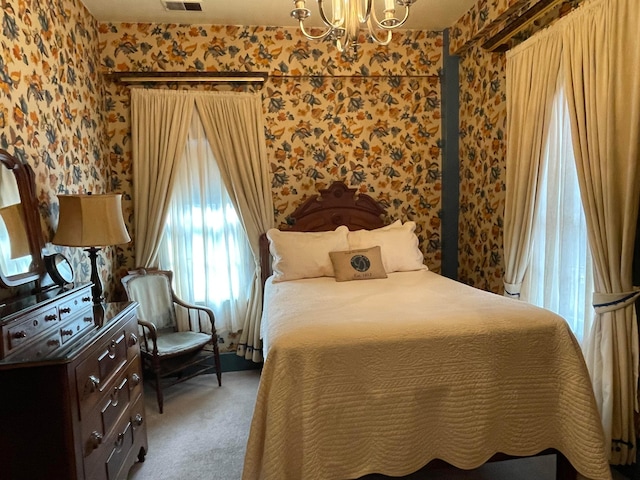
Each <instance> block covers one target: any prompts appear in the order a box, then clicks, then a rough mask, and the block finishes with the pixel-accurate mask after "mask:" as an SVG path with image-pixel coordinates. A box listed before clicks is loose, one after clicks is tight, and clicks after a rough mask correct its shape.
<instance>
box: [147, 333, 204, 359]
mask: <svg viewBox="0 0 640 480" xmlns="http://www.w3.org/2000/svg"><path fill="white" fill-rule="evenodd" d="M210 342H211V335H207V334H206V333H198V332H166V333H161V332H158V341H157V345H158V355H160V356H161V357H162V356H165V355H174V354H176V353H183V352H187V351H190V350H198V349H200V348H202V347H204V346H205V345H206V344H207V343H210ZM143 348H144V346H143Z"/></svg>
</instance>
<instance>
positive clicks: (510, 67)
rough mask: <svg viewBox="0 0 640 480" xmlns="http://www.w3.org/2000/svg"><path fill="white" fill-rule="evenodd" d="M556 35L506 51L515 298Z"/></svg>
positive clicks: (510, 291)
mask: <svg viewBox="0 0 640 480" xmlns="http://www.w3.org/2000/svg"><path fill="white" fill-rule="evenodd" d="M561 50H562V49H561V38H560V36H559V35H558V34H556V33H545V34H543V35H542V36H541V37H539V38H538V39H537V41H536V42H535V44H533V45H532V44H531V43H528V44H522V45H520V46H519V47H516V48H515V49H513V50H512V51H510V52H509V53H508V54H507V67H506V78H507V80H506V81H507V85H506V87H507V88H506V92H507V139H508V141H507V158H506V202H505V212H504V259H505V274H504V294H505V296H508V297H513V298H520V289H521V288H522V281H523V279H524V275H525V272H526V270H527V266H528V265H529V258H530V255H531V243H532V239H533V223H534V219H535V216H536V206H537V205H538V200H539V196H540V183H541V181H542V178H541V175H542V174H543V172H544V170H545V166H544V164H543V161H544V159H545V155H544V149H545V141H546V138H547V136H548V131H549V124H550V121H551V112H552V111H553V99H554V97H555V94H556V85H557V80H558V72H559V70H560V55H561Z"/></svg>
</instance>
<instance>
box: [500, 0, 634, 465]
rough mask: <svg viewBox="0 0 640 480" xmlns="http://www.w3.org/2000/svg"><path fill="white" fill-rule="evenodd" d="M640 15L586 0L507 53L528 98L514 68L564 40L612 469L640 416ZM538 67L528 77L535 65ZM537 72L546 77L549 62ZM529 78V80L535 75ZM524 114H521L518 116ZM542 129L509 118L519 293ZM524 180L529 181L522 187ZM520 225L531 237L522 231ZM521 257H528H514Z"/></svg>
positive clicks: (627, 457)
mask: <svg viewBox="0 0 640 480" xmlns="http://www.w3.org/2000/svg"><path fill="white" fill-rule="evenodd" d="M638 18H640V2H638V1H637V0H587V1H586V2H585V3H584V4H583V5H582V6H581V7H580V8H578V9H577V10H576V11H574V12H572V13H571V14H569V15H567V16H566V17H565V18H563V19H561V20H559V21H558V22H557V23H556V24H554V25H553V26H552V27H550V28H549V29H548V30H546V31H544V32H543V33H541V34H539V35H535V36H534V37H532V38H531V39H529V40H527V41H526V42H524V43H523V44H522V45H520V46H519V47H516V48H515V49H514V50H512V51H511V52H510V53H509V54H508V56H507V87H508V89H507V94H508V95H514V94H515V95H523V96H525V97H526V96H527V92H526V91H524V92H517V91H516V90H514V89H513V88H511V89H509V84H510V83H511V82H512V81H515V80H516V79H517V77H516V75H517V74H518V72H517V71H516V72H514V71H513V70H514V68H515V65H517V63H519V59H518V57H521V58H524V56H522V54H524V53H525V52H527V50H529V49H531V48H534V49H540V51H541V52H545V51H548V50H547V49H548V48H549V47H548V41H549V39H550V38H552V37H553V38H560V54H561V60H560V64H557V62H556V60H555V56H553V57H550V59H551V61H550V62H549V59H546V60H545V61H546V63H550V64H551V65H552V66H553V68H562V69H563V73H564V88H565V92H566V95H567V103H568V108H569V115H570V121H571V132H572V135H571V136H572V142H573V150H574V152H573V153H574V156H575V161H576V171H577V174H578V182H579V184H580V194H581V198H582V204H583V208H584V211H585V217H586V223H587V234H588V240H589V246H590V249H591V252H592V256H593V265H594V272H593V275H594V286H595V293H594V297H593V306H594V312H595V314H594V319H593V324H592V328H591V330H590V331H589V334H588V337H587V339H586V341H585V359H586V362H587V366H588V368H589V372H590V374H591V378H592V382H593V388H594V393H595V398H596V401H597V403H598V407H599V410H600V413H601V416H602V423H603V427H604V432H605V437H606V441H607V443H608V445H607V446H608V447H610V457H609V460H610V462H611V463H613V464H629V463H633V462H635V457H636V432H635V427H634V419H633V417H634V411H637V410H638V408H637V381H638V331H637V323H636V314H635V310H634V307H633V303H634V301H635V299H637V297H638V295H639V292H637V291H634V290H633V286H632V261H633V249H634V248H633V247H634V241H635V228H636V221H637V217H638V203H639V201H640V157H639V151H638V147H639V133H640V71H639V70H638V69H637V68H635V67H636V66H637V65H640V30H638V28H637V19H638ZM538 58H539V59H540V58H544V57H538ZM534 61H535V59H532V60H531V63H530V64H528V65H529V67H527V66H524V67H522V68H523V70H522V71H521V72H527V70H526V68H532V67H533V65H536V64H535V63H533V62H534ZM510 65H511V66H510ZM538 67H539V68H541V69H543V70H545V71H546V66H545V65H538ZM518 70H519V69H518ZM531 74H532V75H533V74H534V72H531ZM509 76H511V79H510V78H509ZM549 78H551V77H549ZM521 81H524V82H525V85H526V84H527V82H528V81H527V79H526V77H524V78H523V77H521ZM554 85H555V83H554ZM531 88H533V87H531ZM522 101H524V100H522V99H511V102H514V103H515V102H518V103H520V102H522ZM539 101H540V102H541V105H540V106H539V107H538V108H542V109H546V108H547V105H548V104H547V103H546V102H547V97H540V98H539ZM508 105H509V104H508ZM532 112H537V110H536V109H535V108H533V109H532ZM513 113H514V112H513V109H510V110H508V111H507V115H512V114H513ZM515 114H516V115H518V114H520V115H521V112H520V111H518V110H515ZM535 118H538V117H535ZM537 121H538V122H539V121H540V120H539V119H538V120H537ZM532 127H533V128H532ZM518 128H520V130H518ZM540 128H545V124H544V123H542V124H539V125H537V126H533V125H531V123H530V122H529V121H528V120H527V119H525V118H523V117H522V115H521V116H520V117H518V116H514V117H511V118H510V119H509V120H508V129H507V136H508V138H509V144H510V143H511V142H514V145H513V146H512V147H511V148H508V149H507V194H508V195H507V205H508V208H509V212H510V213H509V215H510V216H513V214H514V211H516V209H518V208H519V209H520V210H519V211H520V212H522V214H523V215H524V216H525V218H524V219H521V220H519V219H513V218H511V220H509V224H508V226H509V228H507V211H505V261H506V262H507V265H506V268H505V271H506V273H505V288H511V289H512V291H513V292H516V293H517V291H518V281H519V268H520V267H521V266H522V264H520V263H519V261H518V259H521V258H523V257H526V255H527V248H529V247H527V241H528V239H529V238H530V234H529V233H528V232H529V231H528V228H529V223H528V222H529V220H528V219H529V215H530V213H531V212H532V211H533V210H534V208H535V207H533V206H532V205H531V204H530V202H533V203H534V204H535V200H534V199H535V195H536V193H535V189H536V186H537V177H536V175H534V174H533V173H529V175H528V176H527V175H524V174H519V173H518V171H519V170H520V171H522V170H523V169H524V170H526V171H528V172H537V171H538V168H539V165H537V164H535V163H534V164H532V163H531V162H535V161H536V158H535V155H529V156H518V155H519V154H521V151H520V150H519V149H518V145H520V143H522V140H519V139H518V138H519V137H524V138H525V140H526V139H527V138H528V137H529V136H532V135H534V133H532V132H527V129H529V130H532V131H533V132H536V131H537V130H538V129H540ZM523 129H524V130H523ZM534 137H535V138H538V137H537V136H536V135H534ZM514 162H516V163H517V162H528V163H526V165H520V166H516V167H515V168H514V169H515V170H516V172H515V173H512V174H511V175H510V174H509V173H508V172H509V168H512V167H513V165H514ZM518 179H524V180H523V182H522V183H519V182H518ZM522 189H524V190H525V191H526V194H519V193H518V192H512V193H511V194H510V195H511V196H510V195H509V191H510V190H522ZM531 191H533V192H531ZM522 197H525V200H524V201H523V200H522ZM510 202H515V203H514V205H509V203H510ZM521 205H525V206H524V207H522V206H521ZM519 206H520V207H519ZM514 227H515V228H514ZM519 228H521V229H522V231H519V232H518V231H517V230H518V229H519ZM515 251H519V252H521V253H520V254H514V253H512V252H515ZM507 252H509V254H508V255H507ZM514 258H515V259H516V260H514ZM524 268H525V269H526V263H525V267H524Z"/></svg>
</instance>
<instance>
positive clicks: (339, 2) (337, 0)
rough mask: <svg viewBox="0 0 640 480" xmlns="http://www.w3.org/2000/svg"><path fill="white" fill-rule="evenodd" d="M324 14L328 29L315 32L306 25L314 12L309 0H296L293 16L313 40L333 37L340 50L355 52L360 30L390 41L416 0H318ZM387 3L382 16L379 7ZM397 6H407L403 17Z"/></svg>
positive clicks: (323, 20) (323, 19) (321, 14)
mask: <svg viewBox="0 0 640 480" xmlns="http://www.w3.org/2000/svg"><path fill="white" fill-rule="evenodd" d="M316 1H317V3H318V10H319V14H320V18H321V19H322V22H323V23H324V25H325V27H326V28H325V30H324V31H323V32H322V33H320V34H318V35H314V34H312V33H311V32H309V31H308V30H307V29H306V28H305V25H304V21H305V20H306V19H307V18H309V17H310V16H311V15H312V13H311V10H309V9H308V8H307V7H306V0H293V3H294V5H295V8H294V9H293V10H292V11H291V16H292V17H293V18H295V19H296V20H298V23H299V24H300V31H301V32H302V34H303V35H304V36H305V37H307V38H309V39H311V40H322V39H324V38H329V39H331V40H333V41H335V44H336V48H337V49H338V50H339V51H340V52H344V53H347V54H349V55H353V56H355V54H356V53H357V48H358V34H359V32H360V30H364V31H366V32H367V34H368V36H369V37H370V38H371V39H372V40H373V41H374V42H376V43H378V44H380V45H388V44H389V42H390V41H391V37H392V34H393V33H392V31H393V30H394V29H396V28H399V27H401V26H402V25H404V23H405V22H406V21H407V19H408V18H409V9H410V7H411V5H413V4H414V3H415V2H416V0H329V1H328V2H327V3H329V4H331V7H330V8H329V7H325V2H324V0H316ZM382 2H383V3H384V8H383V10H382V18H380V17H379V16H378V11H377V10H376V7H377V6H378V5H379V4H382ZM396 6H398V7H401V8H402V9H403V11H402V13H403V15H402V17H401V18H398V17H396Z"/></svg>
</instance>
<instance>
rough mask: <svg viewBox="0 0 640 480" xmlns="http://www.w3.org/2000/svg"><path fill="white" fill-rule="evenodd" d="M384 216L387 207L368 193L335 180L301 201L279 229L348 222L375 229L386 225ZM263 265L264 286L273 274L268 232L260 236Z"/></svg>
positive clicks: (328, 227)
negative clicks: (383, 206)
mask: <svg viewBox="0 0 640 480" xmlns="http://www.w3.org/2000/svg"><path fill="white" fill-rule="evenodd" d="M385 215H386V210H385V209H384V208H382V207H381V206H380V204H379V203H378V202H376V201H375V200H374V199H373V198H372V197H370V196H369V195H366V194H362V193H358V192H357V189H355V188H349V187H347V186H346V185H345V184H344V183H343V182H334V183H332V184H331V186H330V187H329V188H326V189H324V190H318V194H317V195H312V196H311V197H309V198H307V199H306V200H305V201H304V202H303V203H301V204H300V205H299V206H298V208H296V209H295V211H294V212H293V213H292V214H291V215H290V217H289V218H290V219H291V221H292V223H291V225H287V226H286V227H281V228H280V229H281V230H289V231H294V232H326V231H329V230H335V229H336V228H337V227H339V226H340V225H345V226H346V227H348V228H349V230H363V229H364V230H372V229H374V228H379V227H382V226H384V225H385ZM260 268H261V270H262V275H261V276H262V278H261V279H262V284H263V285H264V282H266V280H267V278H269V275H271V256H270V254H269V240H268V239H267V236H266V235H265V234H263V235H261V236H260Z"/></svg>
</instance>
